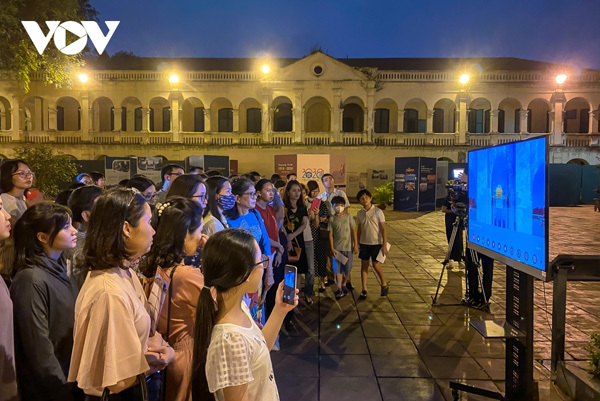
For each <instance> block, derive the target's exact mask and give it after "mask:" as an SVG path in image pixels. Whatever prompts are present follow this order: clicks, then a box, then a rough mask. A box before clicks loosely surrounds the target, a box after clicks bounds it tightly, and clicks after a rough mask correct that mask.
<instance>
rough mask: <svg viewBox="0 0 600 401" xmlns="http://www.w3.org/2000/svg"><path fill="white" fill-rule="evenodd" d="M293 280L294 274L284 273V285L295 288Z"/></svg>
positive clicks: (291, 272)
mask: <svg viewBox="0 0 600 401" xmlns="http://www.w3.org/2000/svg"><path fill="white" fill-rule="evenodd" d="M295 278H296V274H295V273H294V272H293V271H288V272H286V273H285V278H284V285H286V286H288V287H292V288H294V287H295V286H296V283H295V281H296V280H295Z"/></svg>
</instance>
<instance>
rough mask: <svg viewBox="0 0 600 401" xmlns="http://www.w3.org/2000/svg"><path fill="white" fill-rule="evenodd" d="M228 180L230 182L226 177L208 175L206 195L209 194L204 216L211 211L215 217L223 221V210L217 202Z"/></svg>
mask: <svg viewBox="0 0 600 401" xmlns="http://www.w3.org/2000/svg"><path fill="white" fill-rule="evenodd" d="M226 182H229V180H228V179H227V178H225V177H208V178H207V179H206V181H204V183H205V184H206V195H207V196H208V203H207V204H206V210H204V217H206V215H207V214H208V213H209V212H210V214H211V215H212V216H213V217H214V218H215V219H217V220H219V221H221V212H220V211H219V205H218V204H217V194H218V193H219V192H221V191H222V190H223V187H224V186H225V183H226Z"/></svg>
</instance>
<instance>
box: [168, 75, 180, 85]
mask: <svg viewBox="0 0 600 401" xmlns="http://www.w3.org/2000/svg"><path fill="white" fill-rule="evenodd" d="M169 82H170V83H172V84H176V83H177V82H179V77H178V76H177V74H171V76H170V77H169Z"/></svg>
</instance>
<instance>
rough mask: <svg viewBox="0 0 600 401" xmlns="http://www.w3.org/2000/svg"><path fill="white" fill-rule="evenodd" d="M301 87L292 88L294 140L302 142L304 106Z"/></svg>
mask: <svg viewBox="0 0 600 401" xmlns="http://www.w3.org/2000/svg"><path fill="white" fill-rule="evenodd" d="M302 90H303V89H302V88H295V89H294V113H293V117H294V126H293V127H292V128H293V129H294V142H295V143H301V142H302V133H303V132H304V107H303V105H302Z"/></svg>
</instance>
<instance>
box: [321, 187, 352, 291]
mask: <svg viewBox="0 0 600 401" xmlns="http://www.w3.org/2000/svg"><path fill="white" fill-rule="evenodd" d="M331 206H332V209H333V211H334V213H335V214H334V215H332V216H331V217H330V218H329V223H328V231H329V244H330V246H331V249H332V253H333V257H334V258H335V259H334V263H333V270H334V273H335V275H336V280H337V291H336V292H335V297H336V299H340V298H343V297H345V296H346V294H347V293H348V290H347V289H346V282H347V281H348V278H349V277H350V271H351V270H352V254H353V253H358V241H357V239H356V238H357V237H356V223H355V222H354V218H353V217H352V215H351V214H350V213H348V209H347V208H346V200H345V199H344V198H343V197H342V196H335V197H333V199H331ZM340 259H344V260H345V259H347V260H346V261H345V263H342V261H341V260H340Z"/></svg>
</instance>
